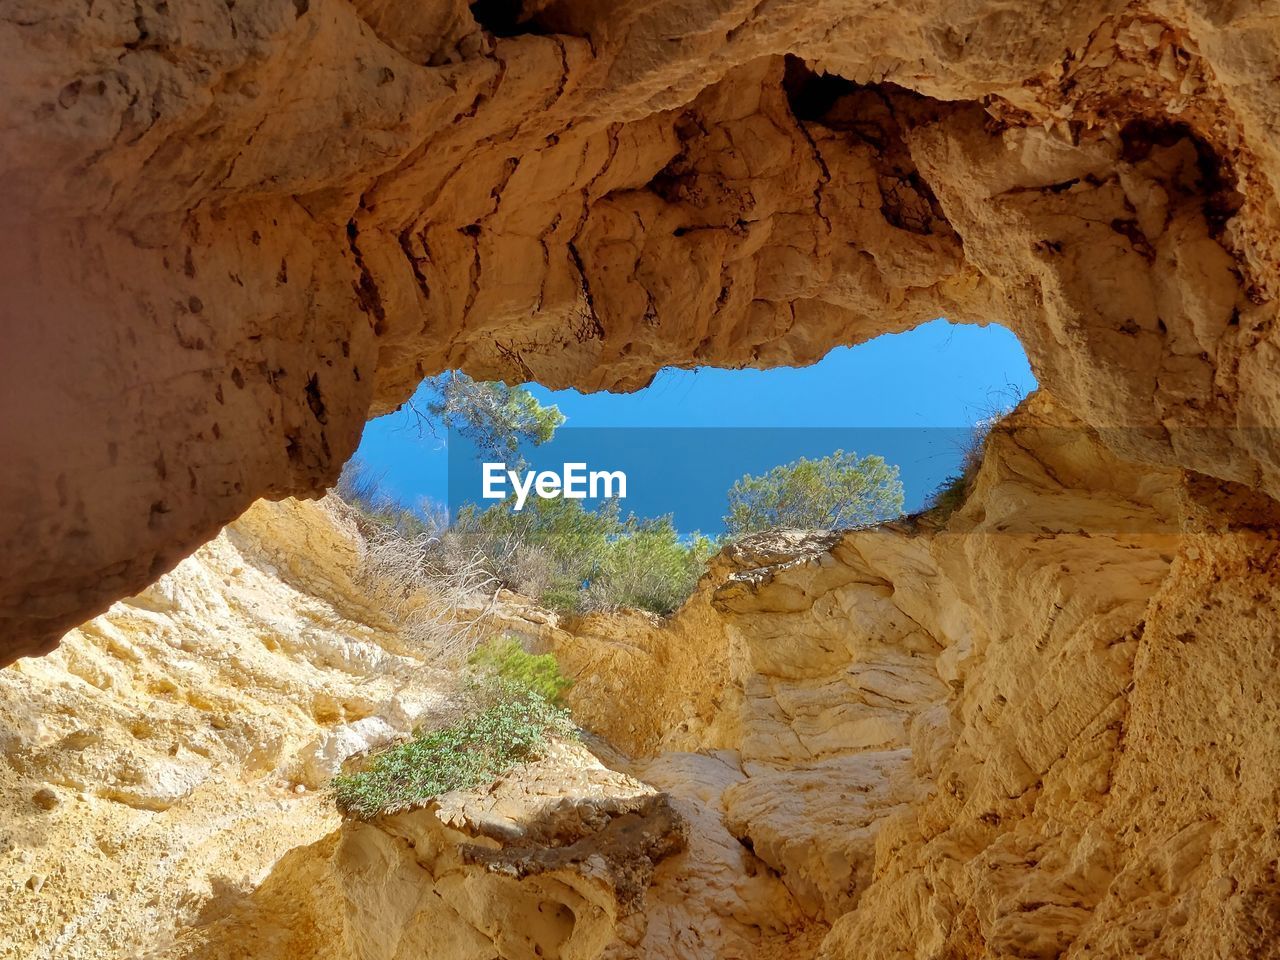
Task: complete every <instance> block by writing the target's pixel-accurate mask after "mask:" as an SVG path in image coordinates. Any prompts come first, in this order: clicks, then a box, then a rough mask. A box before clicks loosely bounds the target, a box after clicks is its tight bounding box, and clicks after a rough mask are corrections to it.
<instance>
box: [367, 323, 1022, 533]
mask: <svg viewBox="0 0 1280 960" xmlns="http://www.w3.org/2000/svg"><path fill="white" fill-rule="evenodd" d="M449 376H450V375H443V378H444V379H447V378H448V377H449ZM441 380H442V378H434V379H433V380H429V381H428V382H427V383H426V384H425V385H424V387H423V388H422V389H421V390H420V391H419V394H418V395H417V396H416V397H415V398H414V400H413V401H411V402H410V403H409V404H408V405H407V407H406V409H405V410H402V411H400V412H398V413H394V414H390V415H388V416H385V417H382V418H379V419H377V420H374V421H371V422H370V423H369V424H368V425H367V427H366V429H365V433H364V436H363V439H362V441H361V444H360V447H359V450H358V451H357V454H356V457H355V459H354V461H353V465H349V467H348V478H349V479H351V478H352V477H354V476H355V475H356V474H359V476H358V482H357V484H356V485H357V487H362V488H363V489H357V490H355V491H354V492H355V495H357V496H361V497H364V498H366V499H368V498H375V499H379V500H381V501H383V502H384V503H394V504H397V505H399V508H400V509H404V510H406V511H408V512H410V513H424V512H425V513H426V514H429V515H431V516H435V517H440V516H450V515H454V516H456V515H457V513H458V512H459V511H460V510H467V509H480V510H483V509H485V508H486V507H489V506H491V505H492V504H493V503H495V502H496V501H495V500H493V499H485V498H484V496H483V493H484V490H483V489H482V488H483V466H482V464H483V462H484V460H491V461H496V460H502V461H508V460H509V461H512V462H511V463H510V464H508V466H513V465H514V463H515V461H516V460H518V459H521V458H527V459H528V461H529V464H530V465H531V466H534V467H538V468H539V469H542V468H550V467H552V466H562V465H563V464H564V463H565V462H583V463H586V464H587V465H588V468H590V469H595V468H597V467H598V468H600V469H605V468H608V469H621V470H623V471H624V472H625V473H626V474H627V479H628V483H629V487H628V490H627V496H626V498H625V499H623V500H618V501H617V503H616V506H617V508H618V509H620V510H621V511H622V512H623V513H624V514H625V513H627V512H634V513H635V514H636V515H637V516H638V517H641V518H644V519H646V520H656V519H657V518H660V517H664V516H668V515H670V516H671V517H672V520H673V522H674V524H675V526H676V528H677V529H678V530H679V531H680V533H681V534H682V535H685V536H688V535H692V534H693V532H694V531H699V532H701V533H702V534H706V535H708V536H712V537H721V536H723V535H724V534H725V531H726V525H725V517H726V515H727V513H728V512H729V505H728V501H727V497H728V492H729V489H730V488H731V487H732V486H733V485H734V483H735V482H737V481H738V480H739V479H741V478H742V477H744V476H747V475H752V476H760V475H763V474H765V473H767V472H768V471H769V470H770V469H773V468H774V467H778V466H783V465H786V464H788V463H792V462H794V461H796V460H798V459H800V458H806V459H810V460H816V459H821V458H824V457H828V456H831V455H833V454H834V453H835V452H836V451H838V450H842V451H845V452H856V453H857V454H858V455H859V456H867V455H874V456H880V457H883V459H884V460H885V461H886V463H887V464H888V465H890V466H891V467H893V468H895V469H896V471H897V473H898V477H899V479H900V481H901V493H902V497H901V503H900V506H897V507H894V508H893V509H892V510H890V511H888V513H886V514H885V515H890V514H893V515H896V514H897V513H898V512H904V513H908V514H909V513H915V512H918V511H920V510H922V509H923V508H925V507H926V506H927V505H928V504H929V503H931V498H932V497H933V496H934V495H935V494H936V492H937V491H938V490H939V488H940V487H942V486H944V485H945V484H946V482H947V481H948V479H949V478H953V477H955V476H958V475H960V474H962V473H964V472H965V470H966V469H969V470H971V469H973V467H974V464H973V463H972V462H968V463H966V460H969V461H972V459H973V457H974V450H973V447H974V442H975V441H974V436H975V426H979V427H980V426H981V425H983V424H985V423H987V422H989V421H991V420H992V419H993V418H994V417H997V416H998V415H999V414H1000V413H1002V412H1004V411H1007V410H1008V409H1011V408H1012V407H1013V406H1014V405H1015V404H1016V403H1017V401H1018V400H1019V399H1020V398H1021V397H1022V396H1024V395H1025V394H1026V393H1027V392H1029V391H1030V390H1032V389H1034V387H1035V379H1034V377H1033V376H1032V374H1031V371H1030V367H1029V365H1028V363H1027V359H1026V356H1025V353H1024V352H1023V350H1022V347H1021V344H1019V343H1018V341H1017V338H1016V337H1014V336H1013V334H1012V333H1010V332H1009V331H1008V330H1006V329H1004V328H1002V327H999V326H996V325H990V326H987V327H976V326H965V325H957V324H952V323H949V322H947V321H945V320H937V321H933V322H931V323H926V324H923V325H922V326H920V327H917V328H915V329H914V330H911V331H908V332H905V333H899V334H889V335H885V336H882V337H879V338H876V339H875V340H872V341H870V342H868V343H865V344H862V345H860V346H856V347H841V348H837V349H835V350H833V351H832V352H831V353H829V354H828V355H827V356H826V357H825V358H823V359H822V360H821V361H820V362H818V363H815V364H813V365H812V366H808V367H802V368H774V369H770V370H754V369H742V370H722V369H713V368H698V369H695V370H677V369H666V370H663V371H661V372H660V373H659V374H658V375H657V376H656V377H655V378H654V380H653V382H652V383H651V384H650V385H649V386H648V387H646V388H644V389H642V390H639V391H637V392H635V393H631V394H611V393H595V394H583V393H579V392H578V391H575V390H547V389H545V388H543V387H541V386H538V385H529V386H528V392H529V395H530V397H531V398H532V399H534V400H536V401H537V403H539V404H541V405H543V406H544V407H552V406H554V407H555V408H557V409H558V411H559V413H560V414H561V415H562V416H563V417H564V423H563V424H562V425H561V426H560V427H559V428H558V429H556V430H555V432H554V435H553V436H552V438H551V440H550V441H548V442H546V443H545V444H543V445H540V446H533V445H529V446H523V447H521V449H520V451H519V453H518V454H516V455H514V456H508V455H506V454H502V455H497V454H495V455H493V456H490V455H489V454H488V453H484V455H483V456H481V454H482V453H483V451H481V450H480V449H479V448H478V447H477V444H476V442H475V440H476V438H475V437H468V436H466V431H465V430H463V431H461V432H459V431H456V430H454V431H451V430H449V429H448V427H447V426H445V427H442V426H441V425H440V424H438V423H433V422H432V417H431V415H430V411H431V409H432V406H433V404H436V405H438V404H439V394H438V389H439V384H440V382H441ZM450 389H454V388H450ZM588 486H589V485H588ZM502 489H503V490H505V491H507V492H512V490H511V483H510V482H509V481H508V482H505V484H504V486H503V487H502ZM588 492H590V491H589V490H588ZM597 492H598V493H601V494H603V492H604V491H603V488H602V487H601V488H599V489H597ZM535 493H536V491H532V490H531V494H530V495H531V496H532V495H534V494H535ZM585 502H586V503H587V504H588V505H589V506H592V507H600V506H601V505H602V504H604V502H605V498H604V497H603V496H602V497H601V498H599V499H596V500H592V498H591V497H590V496H588V497H587V498H586V500H585ZM859 519H866V518H859ZM847 525H856V524H855V523H849V524H847Z"/></svg>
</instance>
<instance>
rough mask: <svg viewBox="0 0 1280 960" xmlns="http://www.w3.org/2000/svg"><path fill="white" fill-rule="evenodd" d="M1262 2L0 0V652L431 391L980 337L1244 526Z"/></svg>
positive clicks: (576, 381)
mask: <svg viewBox="0 0 1280 960" xmlns="http://www.w3.org/2000/svg"><path fill="white" fill-rule="evenodd" d="M1278 14H1280V7H1278V6H1277V4H1276V3H1275V0H1257V2H1248V3H1246V2H1223V0H1140V2H1130V3H1126V2H1123V0H1086V2H1078V3H1060V2H1049V0H1027V2H1025V3H1022V4H1007V3H1003V4H1002V3H995V2H992V0H962V2H956V0H948V2H941V0H921V2H913V3H906V4H893V5H887V6H886V5H884V4H880V3H873V2H870V0H839V2H837V0H774V2H755V0H723V2H714V3H712V2H708V3H695V4H690V3H682V2H677V0H637V2H632V3H626V4H610V3H600V2H597V0H548V2H542V0H536V2H535V0H525V2H511V3H497V2H485V3H475V4H469V5H468V4H463V3H462V2H461V0H424V2H414V3H410V2H408V0H258V2H253V3H244V2H242V3H235V4H227V3H219V2H217V0H194V2H184V3H170V2H162V0H139V2H137V3H131V4H126V3H122V2H119V0H112V2H105V3H97V4H93V5H92V6H91V7H90V8H88V9H86V8H85V7H84V5H83V4H80V3H75V2H72V0H53V2H50V0H15V2H11V3H9V4H7V5H6V6H5V8H4V9H3V10H0V51H3V54H4V55H3V56H2V57H0V90H3V94H0V131H2V132H0V224H2V225H3V227H4V229H5V231H6V235H7V236H8V237H9V238H10V243H9V244H8V245H7V247H6V252H5V255H4V256H3V257H0V290H3V291H4V294H3V297H0V329H2V330H3V334H4V338H5V344H6V349H5V350H4V351H2V352H0V391H2V392H0V410H2V411H3V414H4V416H3V417H0V449H3V450H4V451H5V454H6V461H7V465H8V466H7V469H6V470H5V471H4V472H3V473H0V558H3V560H2V561H0V563H3V567H2V568H0V584H3V586H0V651H3V653H0V659H4V660H8V659H12V658H13V657H15V656H19V655H22V654H25V653H33V652H40V651H44V650H48V649H49V648H50V646H51V645H52V644H53V643H55V642H56V641H57V639H58V637H60V636H61V635H62V633H64V632H65V631H66V630H67V629H69V628H70V627H72V626H75V625H76V624H78V623H80V622H82V621H83V620H84V619H85V618H87V617H88V616H91V615H93V614H95V613H98V612H101V611H102V610H103V609H105V608H106V606H107V605H108V604H109V603H110V602H111V601H112V600H115V599H118V598H119V597H122V596H126V595H129V594H132V593H136V592H137V591H138V590H140V589H141V588H142V587H144V586H145V585H146V584H147V583H149V582H151V581H153V580H154V579H155V578H156V577H157V576H159V575H160V574H161V573H163V572H164V571H166V570H168V569H170V568H172V567H173V566H174V564H176V563H177V562H178V560H179V559H180V558H181V557H183V556H185V555H186V554H188V553H189V552H190V551H191V550H192V549H194V548H195V547H196V546H197V545H198V544H200V543H202V542H204V541H205V540H207V539H209V538H210V537H212V536H213V535H214V534H215V533H216V532H217V531H218V530H219V528H220V527H221V526H222V525H223V524H225V523H226V522H228V521H229V520H231V519H233V518H234V517H236V516H237V515H239V514H240V513H241V512H243V511H244V510H245V509H246V508H247V507H248V506H249V505H250V504H251V503H252V502H253V501H254V500H255V499H257V498H259V497H264V496H265V497H268V498H281V497H284V496H287V495H290V494H302V495H314V494H316V493H318V492H319V491H320V490H322V489H323V488H324V486H325V485H326V484H327V483H329V482H331V481H332V480H333V478H334V477H335V475H336V473H337V470H338V468H339V466H340V465H341V463H342V462H343V461H344V460H345V459H346V458H347V457H348V456H349V455H350V453H351V452H352V450H353V449H354V447H355V444H356V441H357V437H358V435H359V430H360V425H361V423H362V422H363V421H364V420H365V419H366V418H367V417H368V416H370V415H371V414H376V413H380V412H383V411H386V410H389V409H391V408H393V407H394V406H395V405H396V404H398V403H400V402H402V401H403V400H404V399H405V398H406V397H407V396H408V395H409V393H410V391H411V390H412V389H413V386H414V384H415V383H416V382H417V381H418V380H419V378H420V377H421V376H422V375H424V374H426V373H431V372H435V371H440V370H443V369H446V368H449V367H461V368H464V369H466V370H468V371H469V372H471V373H473V374H476V375H478V376H484V377H502V378H506V379H508V380H537V381H539V382H541V383H544V384H547V385H550V386H565V385H576V386H579V387H583V388H588V389H597V388H605V387H607V388H613V389H633V388H636V387H638V386H640V385H642V384H643V383H645V382H646V380H647V379H648V378H649V377H650V376H651V375H652V373H653V372H654V371H655V370H656V369H658V368H659V367H661V366H663V365H665V364H678V365H696V364H718V365H723V366H743V365H754V366H769V365H776V364H783V363H807V362H811V361H813V360H816V359H817V358H819V357H820V356H822V355H823V353H824V352H826V351H827V350H828V349H829V348H830V347H831V346H833V345H836V344H841V343H854V342H859V341H862V340H865V339H867V338H868V337H871V336H874V335H876V334H880V333H884V332H888V331H895V330H902V329H905V328H907V327H910V326H912V325H914V324H916V323H919V322H921V321H924V320H927V319H932V318H933V317H936V316H939V315H944V316H948V317H951V318H953V319H956V320H961V321H966V322H978V323H986V322H991V321H995V322H1000V323H1004V324H1006V325H1008V326H1009V327H1010V328H1011V329H1013V330H1014V331H1015V332H1016V333H1017V334H1018V336H1019V337H1020V338H1021V340H1022V341H1023V343H1024V344H1025V345H1026V348H1027V351H1028V354H1029V356H1030V358H1031V361H1032V364H1033V367H1034V369H1035V372H1036V374H1037V376H1038V377H1039V379H1040V382H1041V383H1043V384H1045V385H1046V386H1047V387H1048V388H1049V389H1050V390H1051V391H1052V392H1053V394H1054V395H1055V396H1056V397H1057V398H1058V400H1059V402H1060V403H1061V404H1062V405H1063V406H1064V408H1065V409H1067V410H1068V411H1070V412H1071V413H1072V414H1074V415H1075V416H1077V417H1079V418H1080V419H1082V420H1083V421H1085V422H1086V423H1089V424H1091V425H1093V426H1095V427H1100V428H1116V427H1119V428H1133V429H1123V430H1117V431H1116V432H1114V433H1112V434H1107V435H1104V442H1106V443H1107V444H1108V445H1110V446H1111V447H1112V448H1113V449H1114V450H1116V451H1117V452H1119V453H1121V454H1123V455H1125V456H1126V457H1128V458H1130V459H1136V460H1140V461H1143V462H1148V463H1156V464H1163V465H1172V466H1179V467H1185V468H1190V469H1194V470H1196V471H1198V472H1200V473H1202V474H1204V475H1206V476H1210V477H1214V478H1217V479H1221V480H1228V481H1232V482H1236V483H1241V484H1244V485H1246V486H1249V487H1251V488H1254V489H1260V490H1264V491H1267V492H1269V493H1270V494H1272V495H1274V494H1276V493H1277V492H1280V460H1278V459H1277V454H1276V449H1277V445H1276V444H1275V443H1274V442H1273V431H1274V428H1275V427H1276V425H1277V418H1278V411H1280V386H1277V378H1276V376H1275V374H1274V368H1275V366H1276V360H1277V342H1276V337H1277V333H1276V329H1277V327H1276V325H1275V323H1274V321H1275V316H1276V299H1275V298H1276V293H1277V288H1278V285H1280V277H1278V275H1277V263H1280V239H1278V238H1280V205H1278V204H1277V200H1276V189H1277V184H1278V183H1280V138H1278V137H1277V132H1276V131H1277V130H1278V129H1280V93H1277V89H1280V88H1278V86H1277V84H1276V83H1275V77H1276V76H1277V75H1278V74H1280V27H1277V24H1278V23H1280V19H1278Z"/></svg>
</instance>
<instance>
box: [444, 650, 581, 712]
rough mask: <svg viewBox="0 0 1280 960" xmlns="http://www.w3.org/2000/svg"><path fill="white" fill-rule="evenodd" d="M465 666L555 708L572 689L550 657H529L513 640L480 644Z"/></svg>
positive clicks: (541, 654)
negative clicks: (469, 666)
mask: <svg viewBox="0 0 1280 960" xmlns="http://www.w3.org/2000/svg"><path fill="white" fill-rule="evenodd" d="M468 663H470V664H471V665H472V666H473V667H475V668H477V669H478V670H481V671H483V672H484V673H486V674H490V675H492V676H495V677H497V678H498V679H499V680H501V681H503V682H504V683H513V684H516V685H517V686H520V687H523V688H524V689H526V690H530V691H532V692H533V693H536V694H538V696H540V697H542V698H543V699H544V700H546V701H548V702H549V703H553V704H557V705H559V704H560V703H561V702H562V699H563V697H564V694H565V692H566V691H567V690H568V689H569V688H570V687H572V686H573V681H572V680H570V679H569V678H568V677H566V676H565V675H564V674H563V673H561V672H560V664H559V663H558V662H557V661H556V658H555V656H554V655H553V654H550V653H540V654H535V653H529V652H528V651H526V650H525V649H524V647H522V646H521V645H520V641H519V640H516V639H515V638H514V637H494V638H493V639H491V640H489V641H488V642H486V643H482V644H481V645H480V646H478V647H476V649H475V651H474V652H472V654H471V657H470V659H469V660H468Z"/></svg>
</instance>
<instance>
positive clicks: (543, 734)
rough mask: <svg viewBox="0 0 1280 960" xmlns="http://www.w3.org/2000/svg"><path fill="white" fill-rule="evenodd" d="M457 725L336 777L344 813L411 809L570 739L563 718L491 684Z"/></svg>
mask: <svg viewBox="0 0 1280 960" xmlns="http://www.w3.org/2000/svg"><path fill="white" fill-rule="evenodd" d="M474 694H475V706H474V707H473V709H472V710H471V711H469V712H468V713H467V714H465V715H464V716H462V717H461V718H460V719H458V720H455V721H453V722H452V723H450V724H447V725H446V726H443V727H440V728H439V729H436V730H425V731H419V732H418V733H417V734H415V735H414V737H413V739H412V740H409V741H408V742H407V743H402V744H400V745H398V746H395V747H391V748H390V749H388V750H384V751H383V752H381V753H378V754H375V755H373V756H372V757H370V758H369V759H368V761H367V762H366V765H365V768H364V769H363V770H360V771H358V772H356V773H351V774H344V775H341V776H338V777H335V778H334V781H333V791H334V799H335V801H336V802H337V805H338V809H339V810H341V811H342V812H343V813H345V814H348V815H350V816H353V817H357V818H359V819H362V820H367V819H370V818H372V817H375V816H377V815H379V814H382V813H394V812H396V811H397V810H404V809H408V808H410V807H414V806H417V805H420V804H423V803H426V802H427V801H429V800H431V799H432V798H434V797H437V796H439V795H440V794H442V793H448V792H449V791H450V790H461V789H466V788H468V787H475V786H478V785H480V784H482V783H488V782H490V781H492V780H496V779H497V778H498V777H500V776H502V775H503V774H504V773H506V772H507V771H508V770H510V769H511V767H513V766H515V765H516V764H517V763H521V762H523V761H525V760H531V759H535V758H536V757H537V756H539V755H540V754H541V753H542V751H543V750H545V749H546V746H547V743H548V740H549V739H550V738H551V737H570V736H573V735H574V730H573V724H572V722H571V721H570V719H569V714H568V711H566V710H565V709H564V708H563V707H557V706H556V705H554V704H552V703H550V702H549V701H547V700H546V699H545V698H543V697H542V696H540V695H539V694H537V693H535V692H534V691H533V690H531V689H529V688H527V687H524V686H521V685H520V684H518V683H514V682H511V681H506V680H500V679H496V678H492V679H489V680H487V681H485V682H483V683H481V684H480V685H479V686H478V687H477V689H476V690H475V692H474Z"/></svg>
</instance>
